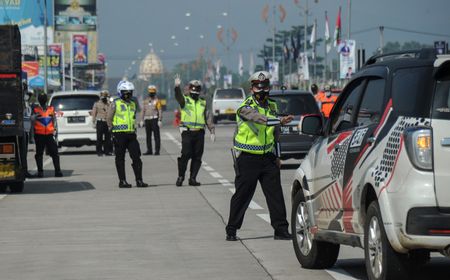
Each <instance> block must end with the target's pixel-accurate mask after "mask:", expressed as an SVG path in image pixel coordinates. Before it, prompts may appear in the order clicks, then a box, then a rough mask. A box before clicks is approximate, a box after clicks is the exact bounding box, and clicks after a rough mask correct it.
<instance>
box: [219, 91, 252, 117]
mask: <svg viewBox="0 0 450 280" xmlns="http://www.w3.org/2000/svg"><path fill="white" fill-rule="evenodd" d="M244 100H245V92H244V89H242V88H230V89H216V90H215V91H214V95H213V101H212V113H213V121H214V123H217V122H218V121H219V120H222V119H228V120H232V121H235V120H236V110H237V109H238V108H239V106H240V105H241V104H242V102H244Z"/></svg>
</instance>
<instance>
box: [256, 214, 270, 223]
mask: <svg viewBox="0 0 450 280" xmlns="http://www.w3.org/2000/svg"><path fill="white" fill-rule="evenodd" d="M256 216H258V217H260V218H261V219H263V220H264V221H266V222H268V223H269V224H270V215H269V214H256Z"/></svg>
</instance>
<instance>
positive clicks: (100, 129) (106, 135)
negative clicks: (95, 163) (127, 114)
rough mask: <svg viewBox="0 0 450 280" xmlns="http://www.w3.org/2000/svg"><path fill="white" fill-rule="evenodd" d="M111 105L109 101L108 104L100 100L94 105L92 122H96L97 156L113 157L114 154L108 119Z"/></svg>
mask: <svg viewBox="0 0 450 280" xmlns="http://www.w3.org/2000/svg"><path fill="white" fill-rule="evenodd" d="M110 107H111V103H110V102H109V101H107V102H106V103H105V102H103V101H102V100H99V101H97V102H95V103H94V106H93V108H92V121H93V122H94V125H95V128H96V131H97V145H96V150H97V155H99V156H101V155H102V154H105V155H111V154H112V143H111V134H110V132H109V129H108V124H107V122H106V118H107V115H108V111H109V108H110Z"/></svg>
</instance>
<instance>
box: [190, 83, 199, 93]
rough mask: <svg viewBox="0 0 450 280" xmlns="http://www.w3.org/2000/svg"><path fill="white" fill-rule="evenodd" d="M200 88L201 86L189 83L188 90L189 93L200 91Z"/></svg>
mask: <svg viewBox="0 0 450 280" xmlns="http://www.w3.org/2000/svg"><path fill="white" fill-rule="evenodd" d="M201 90H202V86H194V85H191V86H190V87H189V91H190V92H191V93H200V91H201Z"/></svg>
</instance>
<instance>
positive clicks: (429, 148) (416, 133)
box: [404, 127, 433, 171]
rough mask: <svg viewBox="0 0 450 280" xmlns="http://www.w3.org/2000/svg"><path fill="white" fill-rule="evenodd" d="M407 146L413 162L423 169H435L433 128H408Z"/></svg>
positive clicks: (406, 134) (406, 133) (406, 132)
mask: <svg viewBox="0 0 450 280" xmlns="http://www.w3.org/2000/svg"><path fill="white" fill-rule="evenodd" d="M404 136H405V146H406V151H407V152H408V157H409V160H410V161H411V163H412V164H413V165H414V166H415V167H416V168H417V169H421V170H428V171H431V170H433V139H432V136H431V129H429V128H423V127H413V128H407V129H405V132H404Z"/></svg>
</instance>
